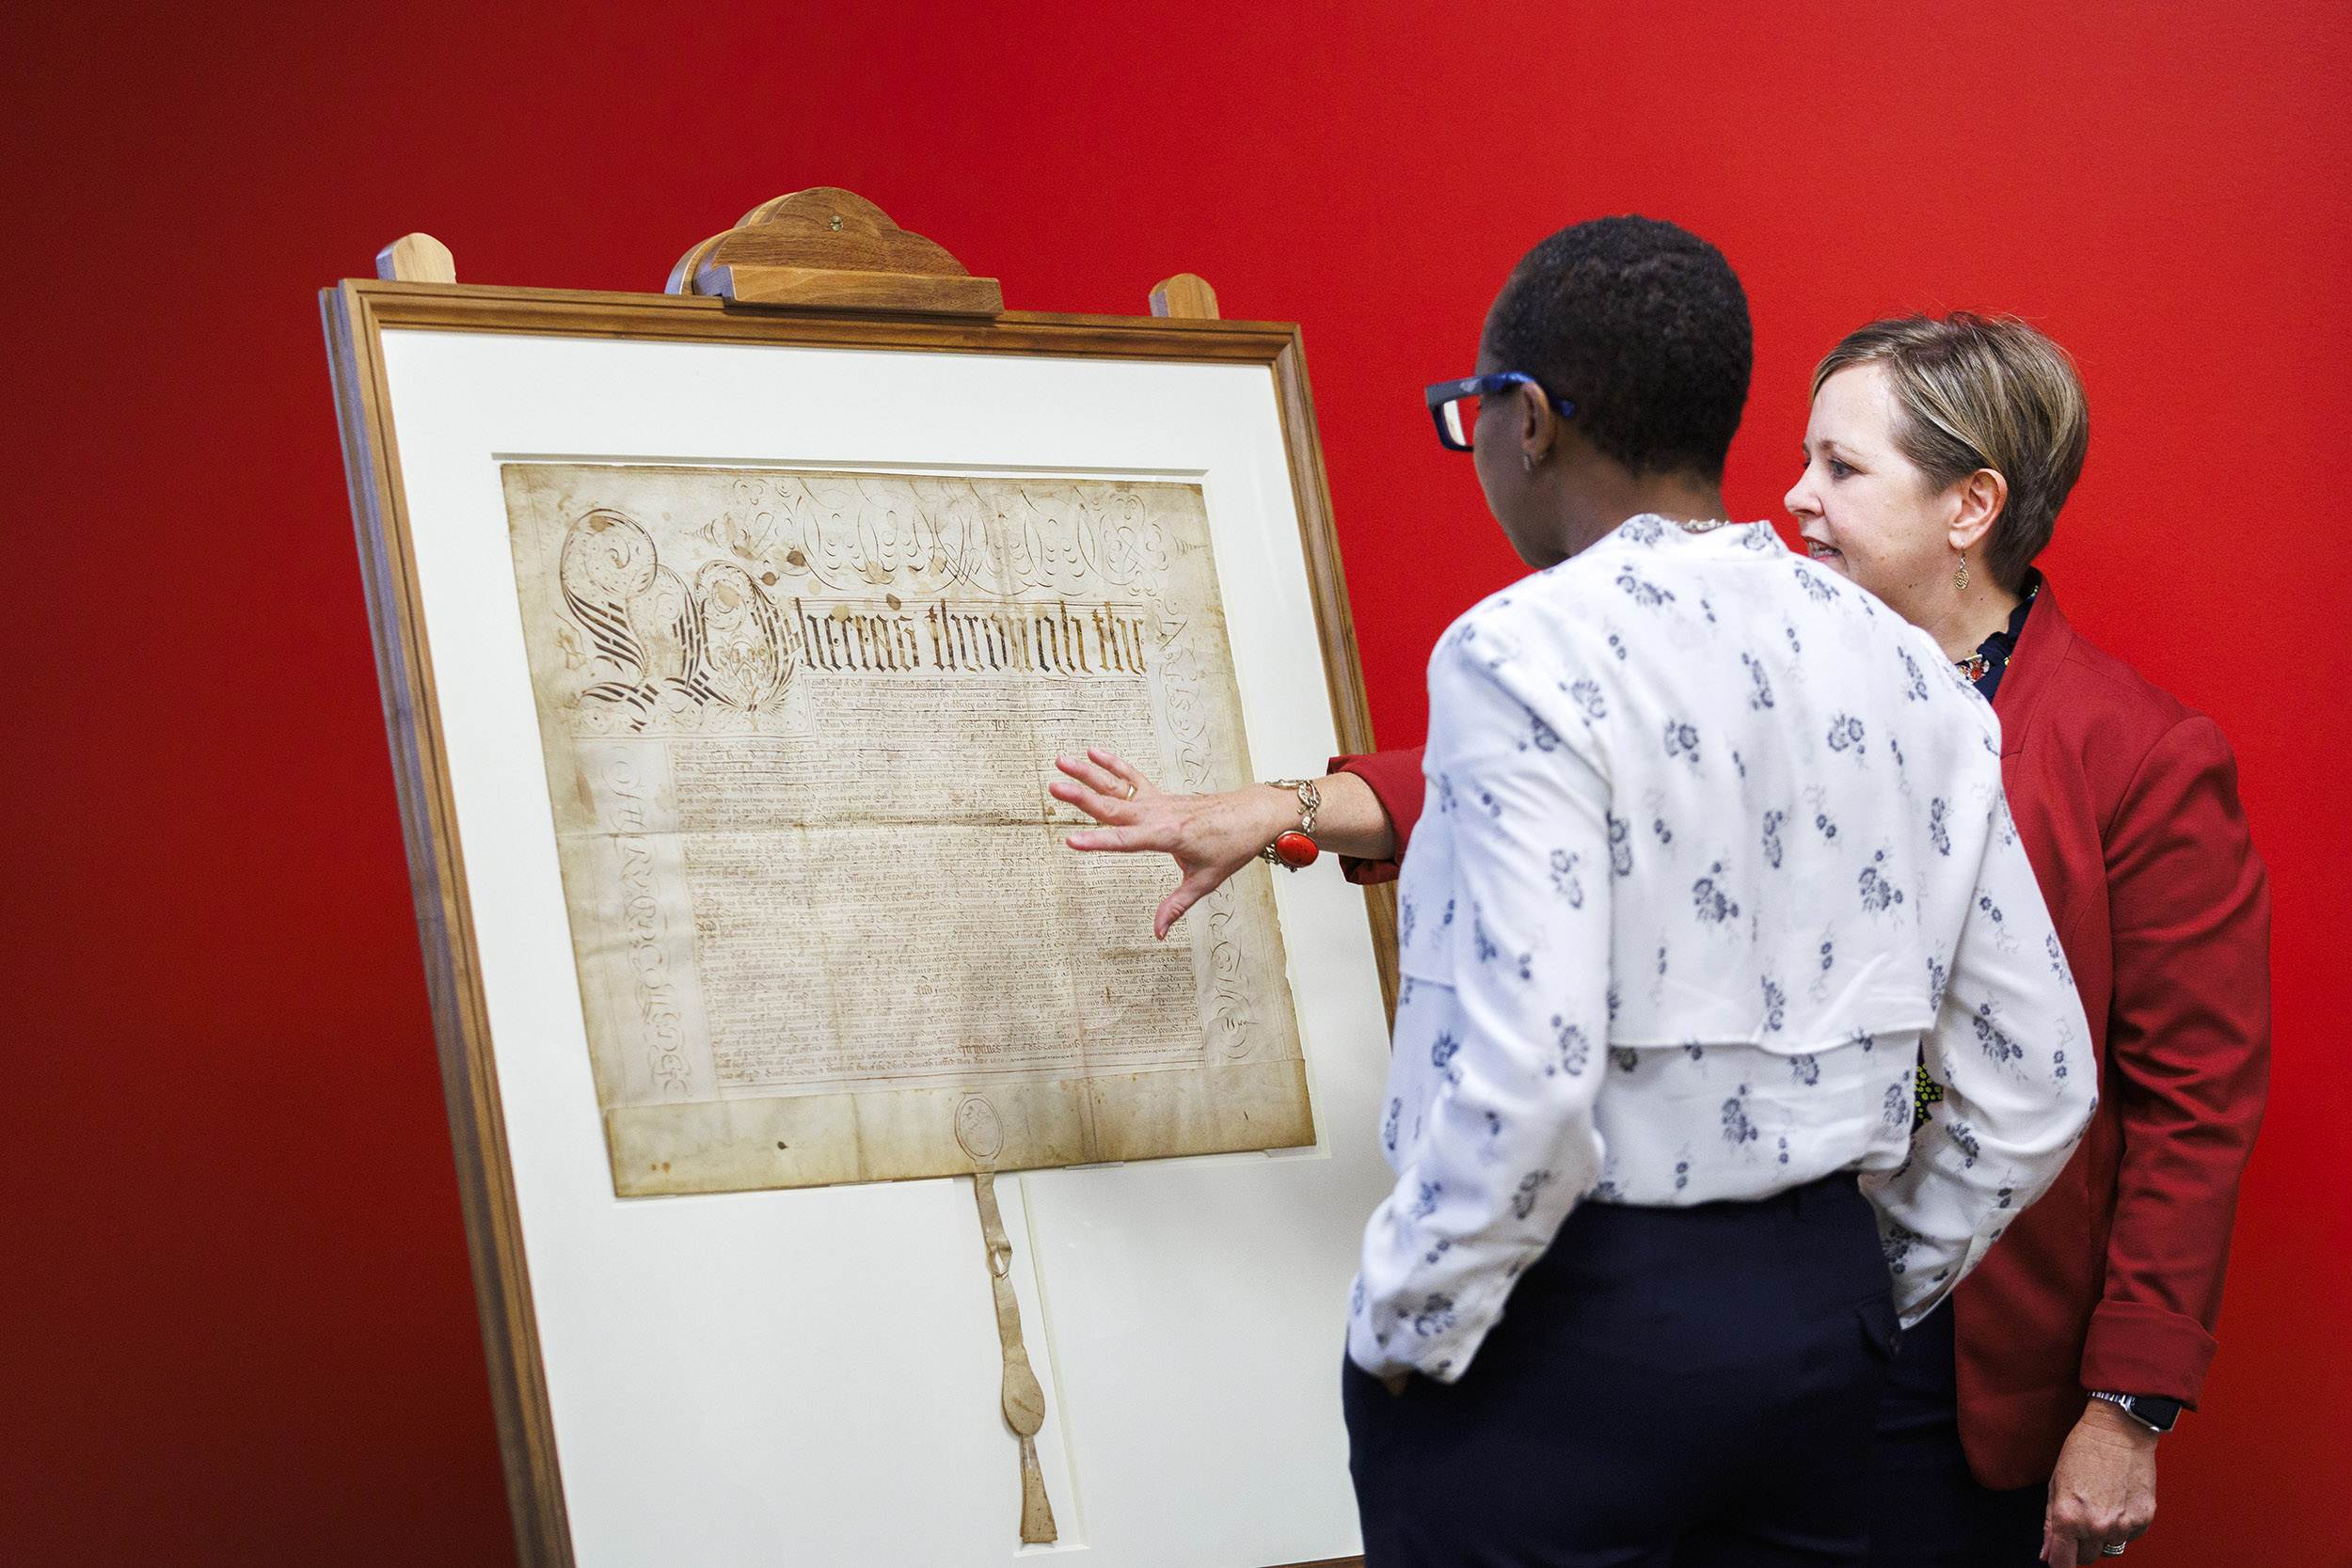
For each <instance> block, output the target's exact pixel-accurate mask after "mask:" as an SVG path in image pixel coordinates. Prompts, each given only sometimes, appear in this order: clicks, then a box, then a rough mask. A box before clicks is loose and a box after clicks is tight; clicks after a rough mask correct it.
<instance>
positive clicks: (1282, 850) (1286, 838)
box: [1274, 828, 1323, 870]
mask: <svg viewBox="0 0 2352 1568" xmlns="http://www.w3.org/2000/svg"><path fill="white" fill-rule="evenodd" d="M1322 853H1323V850H1322V849H1321V848H1320V847H1317V846H1316V844H1315V841H1314V840H1313V839H1311V838H1309V837H1308V836H1307V835H1306V834H1305V833H1302V832H1299V831H1298V830H1297V829H1295V828H1293V829H1292V830H1291V831H1290V832H1286V833H1284V834H1283V835H1282V836H1281V837H1279V838H1278V839H1276V840H1275V841H1274V854H1275V858H1276V859H1277V860H1279V861H1280V862H1281V863H1283V864H1284V865H1287V866H1290V867H1292V868H1293V869H1294V870H1295V869H1297V868H1298V867H1300V866H1307V865H1312V864H1314V863H1315V857H1316V856H1317V855H1320V854H1322Z"/></svg>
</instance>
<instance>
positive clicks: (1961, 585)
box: [1952, 561, 1968, 594]
mask: <svg viewBox="0 0 2352 1568" xmlns="http://www.w3.org/2000/svg"><path fill="white" fill-rule="evenodd" d="M1952 586H1953V587H1954V588H1957V589H1959V590H1960V591H1961V592H1962V593H1963V594H1965V593H1967V592H1968V562H1965V561H1963V562H1961V563H1960V570H1959V571H1957V572H1954V573H1953V574H1952Z"/></svg>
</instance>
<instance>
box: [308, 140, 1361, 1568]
mask: <svg viewBox="0 0 2352 1568" xmlns="http://www.w3.org/2000/svg"><path fill="white" fill-rule="evenodd" d="M375 268H376V277H378V278H379V279H381V280H383V281H385V282H393V283H402V284H421V285H436V284H439V285H453V284H454V283H455V282H456V280H457V272H456V263H455V259H454V258H453V255H452V254H451V252H450V249H449V247H448V246H447V245H443V244H442V243H441V242H440V241H439V240H437V239H436V238H434V237H433V236H432V235H430V234H424V233H411V234H406V235H403V236H402V237H401V238H399V239H397V240H395V241H393V242H392V243H391V244H389V245H386V246H385V247H384V248H383V249H382V250H380V251H378V252H377V253H376V259H375ZM665 292H666V293H669V294H671V295H676V296H699V300H698V304H699V303H700V301H711V302H714V303H715V302H720V301H723V302H726V303H727V304H728V305H730V306H735V307H743V308H747V309H762V308H766V309H776V310H778V311H780V312H788V313H792V314H796V315H803V316H805V317H809V318H815V319H824V318H826V316H827V313H828V312H844V313H845V314H846V313H849V312H854V313H856V315H857V316H860V317H865V318H867V319H871V318H874V317H876V316H882V317H907V318H914V319H915V320H916V321H929V322H932V323H937V324H940V325H950V324H952V321H953V319H954V318H959V317H961V318H965V319H967V320H969V321H972V322H975V323H982V324H986V323H996V322H998V321H999V320H1000V319H1002V318H1006V317H1007V316H1008V312H1007V311H1006V309H1005V305H1004V294H1003V290H1002V288H1001V287H1000V285H999V284H998V281H997V280H996V279H994V278H992V277H973V276H972V275H971V273H970V272H969V271H968V270H967V269H966V268H965V267H964V266H963V264H962V263H961V262H960V261H957V260H956V258H955V257H954V256H952V255H951V254H949V253H948V251H947V250H946V248H945V247H944V246H942V245H938V244H936V243H935V242H933V241H931V240H929V239H927V238H925V237H924V236H922V235H919V234H914V233H911V232H909V231H908V230H903V229H900V228H899V227H898V225H897V224H896V223H894V222H893V221H892V220H891V219H890V217H889V215H888V214H885V213H883V212H882V209H880V208H879V207H876V206H875V205H874V204H873V203H871V202H869V201H867V200H866V199H865V198H862V197H860V196H857V195H856V194H855V193H853V192H850V191H846V190H842V189H839V188H837V187H832V186H817V187H812V188H810V189H807V190H803V191H798V192H794V193H792V194H790V195H787V196H783V197H779V198H775V199H774V200H772V201H769V202H766V203H763V204H762V205H760V206H758V207H755V208H754V209H753V210H752V211H751V212H749V213H747V214H744V216H743V218H742V221H741V222H739V223H738V224H737V225H736V226H735V227H733V228H732V229H729V230H725V231H724V232H723V233H720V234H716V235H713V236H711V237H710V238H709V239H707V240H704V241H703V242H701V243H700V244H699V245H694V246H693V247H691V249H689V250H688V251H687V252H686V254H685V255H684V256H682V257H680V258H679V260H678V261H677V264H676V265H675V267H674V268H673V269H672V271H671V274H670V277H669V282H668V286H667V289H666V291H665ZM500 293H502V294H511V295H512V296H515V297H514V298H513V300H512V302H511V307H509V308H512V309H517V310H520V311H525V312H527V311H528V310H529V309H530V308H531V305H530V297H529V296H530V293H531V292H529V291H519V290H517V291H500ZM1150 304H1151V313H1152V316H1155V317H1163V318H1169V319H1175V320H1189V321H1220V320H1221V317H1220V316H1219V313H1218V309H1217V299H1216V291H1215V290H1214V289H1212V288H1211V287H1210V286H1209V284H1208V282H1207V281H1206V280H1205V279H1203V278H1201V277H1200V276H1198V275H1197V274H1193V273H1178V274H1176V275H1174V276H1173V277H1168V278H1165V279H1163V280H1162V281H1160V282H1159V283H1157V284H1154V285H1153V286H1152V290H1151V293H1150ZM675 309H676V308H675V307H670V308H667V309H665V311H664V312H663V313H664V315H665V317H666V316H668V315H670V314H671V313H672V312H674V311H675ZM702 309H710V306H708V305H704V306H702ZM689 313H690V314H697V315H698V314H699V313H700V312H699V311H692V312H689ZM833 319H834V320H840V319H843V318H833ZM1062 320H1065V318H1047V317H1038V318H1022V317H1018V316H1015V317H1013V318H1012V319H1010V320H1005V321H1003V326H1002V328H1001V330H1005V331H1008V332H1009V333H1013V334H1016V335H1017V334H1019V333H1021V332H1023V331H1028V330H1040V329H1038V328H1032V327H1030V326H1029V325H1028V323H1029V322H1032V321H1034V322H1042V323H1047V324H1057V323H1058V322H1060V321H1062ZM1067 320H1073V321H1074V320H1080V319H1078V318H1067ZM1097 320H1109V319H1108V318H1098V319H1097ZM992 329H993V330H995V329H996V328H992ZM1046 329H1054V328H1052V327H1050V326H1049V328H1046ZM1121 329H1122V330H1127V328H1123V327H1122V328H1121ZM332 330H333V328H332V325H330V335H331V333H332ZM825 330H831V329H825ZM1212 330H1216V329H1212ZM1226 330H1230V331H1232V332H1233V333H1235V334H1244V333H1247V332H1248V331H1250V330H1252V329H1250V328H1247V327H1244V326H1243V325H1241V324H1234V325H1232V327H1231V328H1228V329H1226ZM909 335H910V336H921V337H925V338H936V337H937V336H938V330H937V328H936V327H928V328H915V329H913V330H911V332H910V334H909ZM1283 364H1284V365H1285V366H1287V367H1290V368H1287V369H1285V368H1278V369H1277V372H1276V378H1277V386H1278V395H1279V396H1280V397H1281V398H1282V399H1283V401H1284V405H1285V408H1286V410H1287V411H1289V412H1290V413H1291V414H1292V415H1293V416H1294V417H1295V418H1296V419H1297V420H1303V421H1304V423H1305V426H1306V428H1307V429H1308V430H1309V431H1311V429H1312V420H1313V411H1312V405H1311V402H1310V401H1309V398H1308V394H1307V391H1306V386H1305V379H1304V372H1303V370H1302V369H1296V368H1295V366H1296V359H1295V348H1294V350H1293V351H1292V357H1291V358H1290V359H1289V360H1286V361H1284V362H1283ZM347 439H348V433H347ZM1307 450H1308V452H1309V456H1308V458H1307V459H1306V461H1307V462H1308V463H1309V464H1310V465H1311V466H1310V467H1307V468H1305V469H1299V468H1298V467H1296V464H1297V463H1298V461H1299V459H1298V458H1297V457H1296V455H1295V453H1294V458H1293V461H1294V472H1295V473H1296V474H1298V476H1299V477H1300V479H1301V480H1302V482H1304V481H1306V479H1307V476H1309V475H1311V476H1312V478H1311V489H1312V495H1311V496H1310V497H1308V498H1306V499H1304V500H1302V506H1311V507H1312V508H1313V509H1314V512H1315V515H1317V516H1318V517H1320V518H1323V519H1326V520H1325V521H1323V522H1322V523H1321V524H1320V525H1319V526H1318V527H1317V528H1315V529H1303V530H1302V531H1303V532H1305V533H1306V535H1307V546H1308V557H1309V562H1308V563H1309V570H1310V573H1311V576H1312V577H1313V578H1316V579H1317V580H1319V581H1320V582H1322V583H1324V584H1325V585H1327V587H1328V588H1329V589H1330V590H1331V592H1330V594H1328V598H1329V601H1330V602H1329V603H1328V604H1326V603H1325V601H1324V599H1323V598H1321V597H1319V598H1318V602H1317V620H1318V629H1319V631H1320V633H1321V637H1322V641H1323V643H1324V647H1325V653H1326V657H1327V659H1328V660H1330V661H1331V670H1330V674H1329V678H1330V679H1331V681H1332V689H1333V702H1334V714H1335V718H1336V720H1337V721H1338V729H1339V739H1340V744H1341V745H1342V746H1343V748H1353V749H1369V747H1370V743H1371V730H1370V721H1369V716H1368V714H1366V713H1365V711H1364V708H1363V705H1362V698H1361V679H1360V674H1359V670H1358V667H1357V663H1356V654H1355V647H1354V632H1353V627H1352V625H1351V624H1350V621H1349V617H1348V615H1347V613H1346V606H1345V597H1344V593H1343V589H1341V588H1340V586H1339V585H1340V584H1341V582H1342V580H1343V579H1342V578H1341V574H1340V570H1339V562H1338V557H1337V554H1336V548H1335V546H1332V545H1331V543H1330V535H1329V531H1328V526H1327V497H1326V495H1325V493H1324V490H1323V486H1322V483H1321V472H1320V466H1319V459H1317V458H1315V457H1314V456H1313V455H1312V442H1311V437H1310V440H1309V442H1308V444H1307ZM364 533H365V531H364V527H363V543H362V550H363V558H365V557H366V551H367V543H366V540H365V537H364ZM384 645H385V643H384V635H383V633H382V631H381V629H380V628H379V657H384V656H383V654H382V652H381V650H382V647H383V646H384ZM415 684H416V680H415V677H413V676H410V675H408V674H406V673H405V671H398V670H396V671H394V672H393V673H390V674H388V675H387V690H388V693H392V692H395V691H401V692H405V691H409V690H410V689H412V688H413V687H414V685H415ZM1343 693H1344V694H1345V695H1344V696H1343ZM412 700H413V699H403V700H396V699H395V698H394V697H392V696H389V695H388V703H390V704H391V705H392V706H393V707H395V708H400V707H402V706H403V705H404V701H412ZM398 745H399V732H398V730H397V728H396V732H395V751H396V754H397V751H398ZM404 810H405V811H407V810H417V811H421V812H422V813H423V814H424V816H425V817H426V818H427V820H425V821H424V822H423V824H422V832H421V836H420V832H419V831H418V827H417V825H415V824H412V831H411V835H410V836H411V843H412V855H413V854H415V853H416V852H417V851H416V849H415V845H416V844H417V843H418V842H428V843H437V842H439V840H440V839H441V838H442V837H445V836H446V834H445V832H443V831H442V830H441V828H440V827H439V826H438V824H437V819H436V818H434V817H433V814H432V811H431V809H430V808H428V807H426V806H423V805H419V804H417V803H415V802H410V801H407V800H405V801H404ZM436 875H438V873H436ZM1366 893H1367V904H1368V909H1369V912H1370V917H1371V923H1372V927H1373V931H1374V935H1375V948H1376V950H1377V951H1378V952H1379V954H1380V971H1381V974H1380V977H1381V981H1382V986H1383V990H1385V991H1386V992H1387V994H1388V1000H1389V1004H1390V1011H1391V1016H1393V1011H1394V997H1395V989H1396V979H1395V964H1394V953H1395V939H1394V933H1395V904H1394V899H1393V890H1392V889H1391V888H1390V887H1386V886H1383V887H1378V888H1372V889H1367V890H1366ZM427 945H428V969H429V970H430V965H431V948H432V943H431V942H430V941H428V944H427ZM442 989H443V990H444V991H451V994H450V995H437V1012H438V1010H439V1009H441V1008H443V1007H454V1006H458V1005H459V1004H458V1003H457V1002H456V1001H455V1000H453V995H454V992H453V990H451V988H448V987H444V988H442ZM444 1022H447V1021H443V1020H441V1019H439V1018H438V1017H437V1033H439V1034H441V1035H442V1036H443V1037H444V1040H445V1046H444V1049H445V1051H447V1050H449V1049H450V1047H449V1046H448V1045H447V1044H446V1042H447V1041H448V1040H451V1039H457V1040H460V1041H469V1040H472V1039H474V1038H476V1037H478V1036H479V1035H480V1033H481V1030H480V1025H479V1022H478V1021H472V1020H469V1021H464V1022H448V1023H447V1026H446V1027H444ZM456 1054H457V1057H458V1060H459V1065H458V1068H457V1069H456V1070H458V1071H460V1072H461V1073H462V1074H463V1075H464V1078H465V1083H466V1085H467V1086H466V1089H465V1092H464V1093H463V1094H462V1095H461V1094H460V1092H459V1091H458V1090H457V1089H452V1091H451V1093H452V1132H453V1137H454V1139H455V1142H456V1145H457V1151H458V1165H459V1180H460V1185H461V1189H462V1190H463V1196H464V1199H465V1203H466V1207H467V1217H468V1239H469V1249H470V1250H471V1251H473V1252H474V1254H475V1258H474V1273H475V1279H476V1286H477V1291H478V1293H479V1294H480V1296H481V1306H482V1310H483V1315H484V1324H485V1344H486V1348H487V1349H488V1352H489V1354H490V1357H491V1362H492V1368H491V1370H492V1385H493V1397H494V1400H495V1401H496V1402H497V1403H498V1404H499V1408H500V1415H501V1420H500V1429H501V1431H500V1435H501V1447H502V1448H503V1449H505V1450H506V1451H505V1459H506V1471H507V1479H508V1487H509V1493H510V1498H511V1500H512V1502H513V1505H514V1510H515V1516H516V1532H517V1537H516V1544H517V1547H518V1551H519V1554H520V1555H521V1557H522V1558H523V1560H525V1561H526V1562H532V1563H542V1562H543V1563H550V1564H552V1563H568V1562H570V1561H571V1560H572V1557H571V1544H570V1536H569V1527H568V1524H567V1523H566V1520H565V1515H564V1507H563V1501H562V1498H563V1488H562V1482H561V1477H560V1475H559V1473H558V1469H557V1465H556V1461H555V1452H554V1439H553V1419H552V1416H551V1413H550V1410H549V1407H548V1402H547V1391H546V1386H545V1384H544V1374H543V1372H542V1370H541V1368H542V1362H541V1356H540V1353H539V1350H538V1334H537V1326H536V1315H535V1311H534V1308H533V1307H532V1300H531V1294H530V1286H529V1281H528V1275H527V1272H526V1271H525V1269H524V1268H523V1267H522V1264H521V1246H520V1240H519V1235H520V1225H519V1212H518V1205H517V1202H516V1195H515V1191H514V1188H513V1183H512V1177H511V1172H510V1170H509V1168H508V1164H507V1161H506V1156H505V1154H504V1152H503V1150H504V1147H505V1138H504V1132H503V1121H502V1115H503V1114H502V1112H501V1110H500V1108H499V1100H498V1093H497V1085H496V1083H495V1081H494V1080H493V1079H492V1078H491V1076H490V1075H489V1071H488V1065H487V1060H486V1056H485V1055H483V1054H482V1053H479V1052H478V1051H475V1050H472V1049H470V1048H469V1047H468V1046H467V1045H465V1044H462V1043H461V1044H460V1045H459V1046H458V1047H457V1048H456ZM992 1189H993V1173H991V1172H988V1171H982V1172H981V1173H979V1174H978V1175H977V1177H976V1178H975V1183H974V1193H975V1198H976V1202H977V1206H978V1209H979V1213H980V1221H981V1229H982V1240H983V1244H984V1247H985V1249H986V1255H987V1257H988V1260H989V1265H990V1270H991V1274H992V1276H993V1283H994V1286H995V1287H996V1288H995V1299H996V1303H997V1314H998V1319H999V1327H1000V1335H1001V1338H1002V1341H1003V1349H1004V1352H1005V1357H1006V1375H1005V1379H1004V1382H1003V1385H1002V1392H1001V1397H1000V1403H1001V1406H1002V1410H1003V1414H1004V1417H1005V1419H1006V1423H1007V1425H1008V1426H1009V1428H1010V1429H1011V1430H1012V1431H1013V1432H1014V1433H1015V1434H1016V1435H1017V1436H1019V1437H1020V1439H1021V1447H1022V1454H1023V1465H1022V1470H1023V1509H1022V1539H1023V1541H1024V1542H1025V1543H1045V1542H1051V1541H1053V1540H1054V1539H1055V1538H1056V1536H1055V1527H1054V1523H1053V1519H1052V1514H1051V1511H1050V1508H1049V1507H1048V1506H1047V1503H1046V1498H1045V1493H1044V1486H1043V1481H1042V1477H1041V1474H1040V1472H1039V1466H1038V1462H1037V1459H1036V1454H1035V1449H1034V1446H1033V1443H1032V1436H1033V1434H1034V1433H1036V1432H1037V1431H1038V1430H1039V1427H1040V1424H1041V1420H1042V1417H1043V1414H1044V1410H1043V1396H1042V1393H1041V1390H1040V1389H1039V1386H1038V1384H1037V1380H1036V1378H1035V1377H1034V1375H1033V1374H1032V1373H1031V1372H1030V1371H1029V1369H1028V1366H1027V1363H1026V1358H1025V1352H1023V1351H1022V1350H1021V1348H1020V1338H1019V1333H1020V1331H1019V1325H1018V1307H1017V1306H1015V1305H1013V1302H1012V1295H1011V1291H1010V1289H1009V1286H1008V1285H1007V1284H1006V1283H1005V1276H1004V1274H1003V1272H1002V1270H1003V1268H1004V1267H1005V1265H1006V1264H1007V1263H1009V1259H1010V1256H1011V1243H1010V1242H1009V1239H1008V1238H1007V1236H1006V1233H1005V1230H1004V1227H1003V1224H1002V1221H1001V1219H999V1218H998V1217H997V1215H996V1205H995V1202H994V1198H993V1190H992ZM1358 1561H1360V1560H1359V1559H1346V1560H1332V1561H1330V1562H1327V1563H1314V1564H1297V1565H1295V1568H1342V1565H1343V1563H1344V1562H1358Z"/></svg>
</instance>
